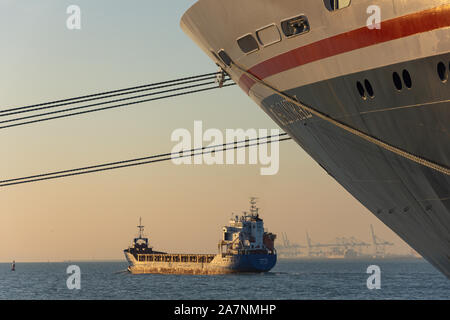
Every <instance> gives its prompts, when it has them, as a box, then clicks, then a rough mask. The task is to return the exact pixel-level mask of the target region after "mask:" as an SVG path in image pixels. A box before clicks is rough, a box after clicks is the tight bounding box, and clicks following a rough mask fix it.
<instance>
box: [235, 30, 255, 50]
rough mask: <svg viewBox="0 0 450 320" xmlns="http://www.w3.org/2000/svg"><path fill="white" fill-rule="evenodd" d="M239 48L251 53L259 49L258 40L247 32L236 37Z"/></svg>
mask: <svg viewBox="0 0 450 320" xmlns="http://www.w3.org/2000/svg"><path fill="white" fill-rule="evenodd" d="M237 43H238V46H239V48H241V50H242V52H244V53H252V52H255V51H257V50H259V46H258V42H256V40H255V38H254V37H253V36H252V35H251V34H247V35H245V36H243V37H241V38H239V39H237Z"/></svg>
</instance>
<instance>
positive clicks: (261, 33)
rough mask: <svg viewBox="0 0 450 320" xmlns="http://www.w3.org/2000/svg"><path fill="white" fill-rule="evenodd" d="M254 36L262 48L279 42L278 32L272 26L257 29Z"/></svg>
mask: <svg viewBox="0 0 450 320" xmlns="http://www.w3.org/2000/svg"><path fill="white" fill-rule="evenodd" d="M256 36H257V37H258V41H259V43H261V45H263V46H264V47H267V46H270V45H271V44H274V43H277V42H280V41H281V35H280V31H279V30H278V28H277V26H276V25H274V24H273V25H271V26H268V27H264V28H262V29H259V30H258V31H256Z"/></svg>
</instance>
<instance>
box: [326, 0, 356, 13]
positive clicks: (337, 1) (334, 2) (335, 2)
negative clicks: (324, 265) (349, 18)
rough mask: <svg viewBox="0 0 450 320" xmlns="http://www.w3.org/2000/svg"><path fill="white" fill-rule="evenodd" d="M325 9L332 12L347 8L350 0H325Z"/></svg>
mask: <svg viewBox="0 0 450 320" xmlns="http://www.w3.org/2000/svg"><path fill="white" fill-rule="evenodd" d="M323 3H324V4H325V7H326V8H327V9H328V10H330V11H335V10H339V9H342V8H346V7H348V6H349V5H350V0H324V1H323Z"/></svg>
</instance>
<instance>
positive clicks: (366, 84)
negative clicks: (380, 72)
mask: <svg viewBox="0 0 450 320" xmlns="http://www.w3.org/2000/svg"><path fill="white" fill-rule="evenodd" d="M364 87H365V88H366V91H367V94H368V95H369V97H371V98H373V97H374V92H373V88H372V85H371V84H370V81H369V80H367V79H365V80H364Z"/></svg>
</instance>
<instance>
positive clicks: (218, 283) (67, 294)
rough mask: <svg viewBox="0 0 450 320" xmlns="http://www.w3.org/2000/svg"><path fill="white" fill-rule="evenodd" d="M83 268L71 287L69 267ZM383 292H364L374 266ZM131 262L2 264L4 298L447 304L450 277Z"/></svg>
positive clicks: (357, 265) (410, 266)
mask: <svg viewBox="0 0 450 320" xmlns="http://www.w3.org/2000/svg"><path fill="white" fill-rule="evenodd" d="M71 264H76V265H78V266H79V267H80V269H81V289H80V290H69V289H67V286H66V280H67V277H68V276H69V275H68V274H66V269H67V267H68V266H69V265H71ZM373 264H375V265H378V266H379V267H380V268H381V289H379V290H369V289H367V285H366V281H367V278H368V277H369V276H370V275H369V274H367V273H366V269H367V267H368V266H369V265H373ZM126 267H127V263H126V262H78V263H77V262H70V263H17V264H16V271H15V272H11V271H10V264H6V263H3V264H0V299H133V300H134V299H171V300H172V299H173V300H178V299H201V300H203V299H256V300H257V299H449V298H450V280H448V279H447V278H446V277H444V276H443V275H442V274H440V273H439V272H438V271H436V270H435V269H434V268H433V267H432V266H431V265H430V264H428V263H427V262H425V261H423V260H413V259H411V260H390V261H389V260H371V261H342V260H341V261H329V260H327V261H298V260H297V261H296V260H279V261H278V263H277V265H276V267H275V268H274V269H273V270H272V271H271V272H269V273H266V274H247V275H215V276H193V275H150V274H148V275H131V274H128V273H126V272H124V270H125V269H126Z"/></svg>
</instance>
